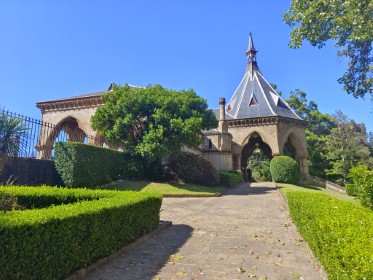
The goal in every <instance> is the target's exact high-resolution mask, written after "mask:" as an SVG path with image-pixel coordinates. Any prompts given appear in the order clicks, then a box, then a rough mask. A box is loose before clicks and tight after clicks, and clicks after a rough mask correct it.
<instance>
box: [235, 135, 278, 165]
mask: <svg viewBox="0 0 373 280" xmlns="http://www.w3.org/2000/svg"><path fill="white" fill-rule="evenodd" d="M257 148H259V149H261V150H262V151H263V153H264V154H265V155H266V156H267V157H268V158H270V159H271V158H272V157H273V152H272V148H271V146H270V144H269V143H267V142H266V141H265V140H263V138H262V137H261V135H260V134H259V133H257V132H253V133H251V134H250V135H249V136H248V137H247V138H246V139H245V141H244V144H243V145H242V150H241V170H246V165H247V161H248V159H249V158H250V156H251V155H252V154H253V152H254V151H255V149H257Z"/></svg>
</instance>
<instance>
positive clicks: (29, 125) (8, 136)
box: [0, 110, 105, 159]
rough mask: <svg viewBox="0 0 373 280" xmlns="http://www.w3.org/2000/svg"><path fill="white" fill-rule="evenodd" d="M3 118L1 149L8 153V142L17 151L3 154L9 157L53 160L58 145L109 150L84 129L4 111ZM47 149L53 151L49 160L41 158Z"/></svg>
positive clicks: (99, 139)
mask: <svg viewBox="0 0 373 280" xmlns="http://www.w3.org/2000/svg"><path fill="white" fill-rule="evenodd" d="M0 114H1V115H0V149H5V148H4V145H3V144H4V142H5V141H7V143H8V144H9V143H11V146H12V147H13V149H12V150H9V151H1V152H6V153H7V155H8V156H13V157H24V158H45V159H53V145H54V143H55V142H66V141H74V142H82V143H89V144H93V145H97V146H105V142H104V139H103V138H102V137H93V136H91V135H86V134H85V133H84V132H83V131H82V130H80V129H76V128H75V129H71V128H69V127H66V126H58V125H54V124H51V123H47V122H43V121H41V120H37V119H34V118H30V117H27V116H23V115H21V114H16V113H13V112H10V111H6V110H1V111H0ZM48 146H49V147H48ZM43 149H49V150H50V151H49V156H47V157H45V156H40V153H42V152H43ZM38 153H39V155H38Z"/></svg>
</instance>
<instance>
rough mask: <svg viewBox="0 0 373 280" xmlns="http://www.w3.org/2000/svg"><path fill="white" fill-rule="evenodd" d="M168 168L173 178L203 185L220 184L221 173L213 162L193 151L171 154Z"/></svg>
mask: <svg viewBox="0 0 373 280" xmlns="http://www.w3.org/2000/svg"><path fill="white" fill-rule="evenodd" d="M166 170H167V172H168V174H169V175H171V176H172V179H173V180H178V181H182V182H184V183H190V184H197V185H202V186H216V185H219V173H218V171H217V170H216V169H215V167H214V166H213V165H212V163H211V162H209V161H208V160H206V159H204V158H203V157H201V156H198V155H194V154H192V153H187V152H181V153H178V154H173V155H171V156H170V157H169V158H168V159H167V166H166Z"/></svg>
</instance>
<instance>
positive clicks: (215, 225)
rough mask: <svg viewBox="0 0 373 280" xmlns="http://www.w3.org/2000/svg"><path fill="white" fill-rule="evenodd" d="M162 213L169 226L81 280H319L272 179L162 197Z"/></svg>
mask: <svg viewBox="0 0 373 280" xmlns="http://www.w3.org/2000/svg"><path fill="white" fill-rule="evenodd" d="M161 219H162V220H169V221H172V222H173V226H172V227H170V228H168V229H167V230H164V231H162V232H161V233H160V234H158V235H157V236H155V237H153V238H150V239H149V240H147V241H146V242H145V243H143V244H142V245H140V246H139V247H138V248H136V249H134V250H132V251H130V252H128V253H126V254H123V255H121V256H119V257H118V258H117V259H114V260H113V261H111V262H109V263H107V264H106V265H104V266H102V267H100V268H99V269H97V270H96V271H94V272H92V273H90V274H88V275H87V276H86V278H85V279H87V280H98V279H118V280H119V279H158V280H163V279H167V280H170V279H195V280H196V279H220V280H221V279H251V278H252V279H258V278H260V277H267V279H268V280H270V279H279V280H282V279H295V277H298V276H299V277H303V279H304V280H308V279H312V280H314V279H323V277H322V275H321V273H320V271H319V268H318V267H317V262H316V260H314V259H313V257H312V254H311V253H310V251H309V248H308V245H307V244H306V242H304V241H303V239H302V238H301V236H300V234H299V233H298V232H297V229H296V227H295V225H294V224H293V223H292V221H291V219H290V217H289V213H288V210H287V207H286V204H285V203H284V201H283V199H282V198H281V196H280V195H279V194H278V191H277V190H275V188H274V187H273V185H272V184H271V183H262V184H260V183H257V184H252V185H251V186H250V185H249V184H241V185H240V186H238V187H236V188H234V189H232V190H230V191H229V192H228V193H226V194H225V195H223V196H222V197H212V198H164V199H163V204H162V211H161ZM254 276H255V277H257V278H254ZM250 277H251V278H250Z"/></svg>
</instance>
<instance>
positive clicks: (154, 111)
mask: <svg viewBox="0 0 373 280" xmlns="http://www.w3.org/2000/svg"><path fill="white" fill-rule="evenodd" d="M103 98H104V101H105V104H104V105H103V106H101V107H99V108H98V109H97V111H96V113H95V115H94V116H93V117H92V127H93V128H94V129H96V130H98V131H99V132H100V133H101V134H102V135H103V136H104V137H105V139H107V141H109V142H110V143H112V144H119V145H122V146H123V147H124V148H125V149H126V150H127V151H129V152H132V153H134V154H138V155H141V156H146V157H147V158H148V159H150V160H151V159H159V158H161V157H163V156H165V155H167V154H170V153H172V152H178V151H179V150H180V147H181V146H182V145H185V146H188V147H197V146H198V145H199V144H200V143H201V140H202V136H201V131H202V130H204V129H211V128H214V127H217V120H216V118H215V115H214V113H213V112H212V111H210V110H208V109H207V101H206V100H205V99H203V98H201V97H199V96H198V95H197V94H196V93H195V92H194V91H193V90H181V91H174V90H169V89H166V88H163V87H162V86H160V85H155V86H147V87H146V88H138V87H131V86H128V85H125V86H123V87H121V86H115V87H114V89H113V91H112V92H109V93H107V94H105V95H104V97H103Z"/></svg>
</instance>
